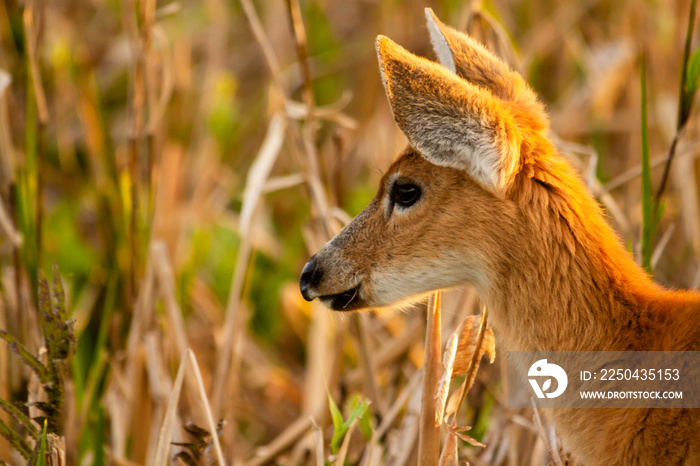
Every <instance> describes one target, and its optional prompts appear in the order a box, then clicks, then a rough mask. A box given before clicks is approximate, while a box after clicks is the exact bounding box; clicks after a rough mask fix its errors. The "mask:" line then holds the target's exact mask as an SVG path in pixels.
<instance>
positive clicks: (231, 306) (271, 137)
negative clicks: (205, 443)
mask: <svg viewBox="0 0 700 466" xmlns="http://www.w3.org/2000/svg"><path fill="white" fill-rule="evenodd" d="M284 128H285V125H284V119H283V118H282V117H281V116H280V115H275V116H274V117H273V118H272V120H271V121H270V124H269V126H268V131H267V134H266V136H265V140H264V141H263V144H262V146H261V148H260V151H259V152H258V155H257V156H256V158H255V162H254V163H253V167H252V168H251V171H250V173H249V175H248V181H247V184H246V188H245V190H244V197H243V207H242V213H241V220H240V224H239V232H240V236H241V245H240V247H239V250H238V257H237V258H236V267H235V269H234V272H233V276H232V278H231V287H230V290H229V297H228V302H227V304H226V317H225V324H224V335H223V345H222V347H221V350H220V352H219V358H218V360H217V363H216V372H215V375H214V381H213V384H212V406H213V408H214V411H215V412H218V411H219V408H220V407H221V402H222V398H223V394H224V388H225V384H226V380H227V379H228V376H229V370H230V368H231V366H234V367H235V365H236V359H235V358H234V364H231V360H232V357H233V354H232V353H233V352H234V351H236V352H237V346H236V345H239V346H240V339H241V335H242V332H243V327H242V326H243V323H244V321H245V319H243V317H242V316H241V299H242V292H243V282H244V279H245V273H246V271H247V269H248V261H249V259H250V252H251V238H250V230H251V223H252V221H253V214H254V212H255V209H256V207H257V205H258V203H259V201H260V196H261V195H262V193H263V191H264V188H265V183H266V182H267V178H268V177H269V174H270V170H271V169H272V166H273V165H274V163H275V160H277V156H278V155H279V152H280V149H281V148H282V142H283V138H284Z"/></svg>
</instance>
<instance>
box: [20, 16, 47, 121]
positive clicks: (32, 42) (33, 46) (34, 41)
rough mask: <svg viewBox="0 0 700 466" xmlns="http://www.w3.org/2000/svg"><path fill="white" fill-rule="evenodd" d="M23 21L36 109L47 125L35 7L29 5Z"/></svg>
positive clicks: (41, 119) (40, 118)
mask: <svg viewBox="0 0 700 466" xmlns="http://www.w3.org/2000/svg"><path fill="white" fill-rule="evenodd" d="M23 19H24V28H25V32H26V39H27V42H26V43H27V54H28V55H29V73H30V74H31V77H32V85H33V87H34V98H35V99H36V107H37V110H38V111H39V121H40V122H41V123H42V124H46V123H48V121H49V108H48V105H47V104H46V93H45V92H44V85H43V83H42V82H41V74H40V71H39V63H38V62H37V48H38V46H39V31H38V30H37V28H36V12H35V11H34V5H28V6H27V7H26V8H25V9H24V14H23Z"/></svg>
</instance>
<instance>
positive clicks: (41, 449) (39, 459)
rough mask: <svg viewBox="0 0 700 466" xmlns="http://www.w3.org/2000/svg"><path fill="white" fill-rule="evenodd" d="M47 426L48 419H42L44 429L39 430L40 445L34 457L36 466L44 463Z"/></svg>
mask: <svg viewBox="0 0 700 466" xmlns="http://www.w3.org/2000/svg"><path fill="white" fill-rule="evenodd" d="M47 426H48V421H47V420H46V419H44V430H43V431H42V432H41V445H40V446H39V456H38V457H37V459H36V463H34V464H35V465H36V466H45V465H46V427H47Z"/></svg>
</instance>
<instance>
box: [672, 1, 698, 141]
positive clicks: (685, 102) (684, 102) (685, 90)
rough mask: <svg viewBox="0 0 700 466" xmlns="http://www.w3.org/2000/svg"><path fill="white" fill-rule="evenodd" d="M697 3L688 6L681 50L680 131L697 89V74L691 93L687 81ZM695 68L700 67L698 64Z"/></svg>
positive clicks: (686, 118) (688, 114)
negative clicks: (688, 13) (688, 10)
mask: <svg viewBox="0 0 700 466" xmlns="http://www.w3.org/2000/svg"><path fill="white" fill-rule="evenodd" d="M697 3H698V2H697V0H692V3H691V4H690V15H689V16H688V29H687V30H686V34H685V46H684V48H683V72H682V73H681V89H680V97H679V99H678V122H677V128H678V129H681V128H682V127H683V126H684V125H685V123H686V121H687V120H688V117H689V116H690V110H691V106H692V103H693V94H694V93H695V89H697V74H696V78H695V89H693V90H692V91H691V90H690V84H691V82H690V81H689V79H688V78H689V77H691V76H689V75H690V73H691V69H690V68H691V66H690V65H691V63H690V62H691V60H690V46H691V43H692V41H693V27H694V26H695V9H696V6H697ZM696 55H697V50H696V51H695V53H694V54H693V57H694V58H696ZM699 60H700V59H699ZM696 66H700V64H698V65H696Z"/></svg>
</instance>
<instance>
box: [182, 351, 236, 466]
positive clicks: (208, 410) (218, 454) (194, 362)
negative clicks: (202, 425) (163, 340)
mask: <svg viewBox="0 0 700 466" xmlns="http://www.w3.org/2000/svg"><path fill="white" fill-rule="evenodd" d="M186 354H187V355H188V356H189V361H190V364H191V365H192V370H193V371H194V376H195V379H196V380H197V388H198V391H197V392H198V394H199V398H200V400H202V406H203V407H204V415H205V417H206V419H207V424H208V427H209V433H210V434H211V439H212V443H213V444H214V451H216V458H217V460H218V461H219V465H221V466H223V465H225V464H226V462H225V461H224V453H223V451H222V450H221V444H220V443H219V436H218V435H217V432H216V431H217V428H216V423H215V422H214V417H213V416H212V414H211V408H210V406H209V400H208V399H207V391H206V390H205V388H204V382H203V381H202V373H201V372H200V370H199V364H197V358H195V356H194V353H193V352H192V351H190V350H188V351H187V353H186Z"/></svg>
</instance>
